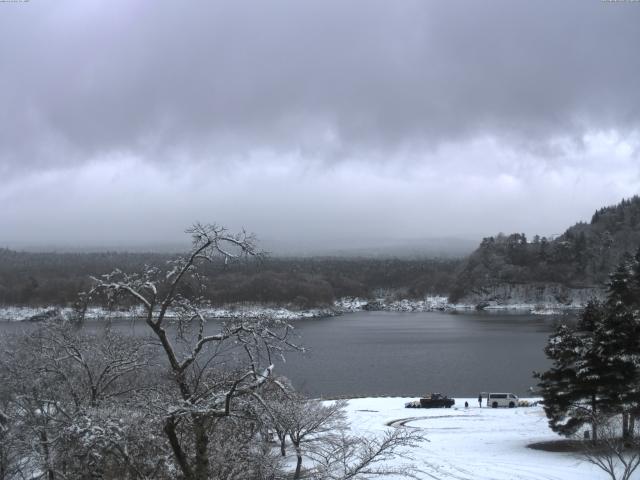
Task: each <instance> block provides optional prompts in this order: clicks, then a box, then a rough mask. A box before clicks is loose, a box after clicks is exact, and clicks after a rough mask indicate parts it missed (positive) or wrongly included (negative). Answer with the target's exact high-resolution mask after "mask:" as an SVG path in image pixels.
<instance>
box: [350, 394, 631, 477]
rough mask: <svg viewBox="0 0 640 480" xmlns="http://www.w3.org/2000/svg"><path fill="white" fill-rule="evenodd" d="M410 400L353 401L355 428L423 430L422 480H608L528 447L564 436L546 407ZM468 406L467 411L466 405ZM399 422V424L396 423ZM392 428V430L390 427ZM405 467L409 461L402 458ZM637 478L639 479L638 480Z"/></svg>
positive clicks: (562, 456)
mask: <svg viewBox="0 0 640 480" xmlns="http://www.w3.org/2000/svg"><path fill="white" fill-rule="evenodd" d="M409 400H414V399H410V398H360V399H353V400H350V401H349V406H348V414H349V420H350V422H351V425H352V429H353V430H354V431H355V432H358V433H362V434H369V435H370V434H379V433H380V432H383V431H384V430H385V429H387V428H390V427H388V426H387V425H389V424H392V425H393V424H396V425H397V424H400V422H402V423H403V424H404V425H406V426H407V427H410V428H416V429H420V431H421V432H422V433H423V434H424V436H425V441H424V442H422V445H421V446H420V447H418V448H415V449H413V450H412V452H411V454H412V456H413V458H414V461H413V463H414V464H415V466H416V467H417V468H418V470H419V472H420V473H419V478H422V479H443V480H446V479H455V480H485V479H486V480H516V479H518V480H585V479H594V480H597V479H605V478H608V477H607V476H606V475H605V474H604V472H602V471H601V470H599V469H598V468H596V467H594V466H593V465H591V464H589V463H587V462H585V461H583V460H582V459H580V457H579V456H578V455H577V454H572V453H552V452H544V451H539V450H532V449H530V448H527V445H529V444H531V443H534V442H542V441H548V440H558V439H560V438H561V437H559V436H558V435H556V434H555V433H553V432H552V431H551V430H550V429H549V427H548V426H547V419H546V417H545V415H544V411H543V410H542V407H540V406H535V407H519V408H514V409H508V408H499V409H491V408H478V402H477V399H465V398H456V405H455V406H454V407H453V408H450V409H448V408H436V409H423V408H404V404H405V402H408V401H409ZM465 400H466V401H468V402H469V408H464V402H465ZM394 422H395V423H394ZM391 428H392V427H391ZM399 461H400V462H401V463H406V461H405V460H399ZM634 478H635V477H634Z"/></svg>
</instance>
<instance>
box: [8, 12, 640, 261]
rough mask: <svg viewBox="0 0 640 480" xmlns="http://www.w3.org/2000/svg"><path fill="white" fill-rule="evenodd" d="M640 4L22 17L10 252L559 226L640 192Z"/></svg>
mask: <svg viewBox="0 0 640 480" xmlns="http://www.w3.org/2000/svg"><path fill="white" fill-rule="evenodd" d="M639 47H640V2H631V1H628V2H620V1H618V2H615V3H612V2H603V1H600V0H576V1H568V0H566V1H564V0H563V1H555V2H550V1H549V2H537V1H526V2H525V1H518V0H506V1H497V0H491V1H486V2H477V1H448V0H447V1H444V0H440V1H426V0H415V1H414V0H398V1H388V0H380V1H376V0H362V1H345V0H322V1H300V0H288V1H279V0H273V1H271V0H270V1H253V2H248V1H241V0H232V1H225V2H214V1H189V2H177V1H175V0H173V1H165V0H155V1H153V2H151V1H136V0H108V1H94V0H83V1H81V2H79V1H65V0H56V1H45V0H31V1H29V2H24V3H0V105H1V107H0V205H1V208H0V245H3V244H4V245H19V244H22V245H31V246H33V245H36V246H37V245H74V246H79V245H102V246H109V245H140V244H154V245H158V244H165V243H176V242H179V241H181V240H182V239H183V238H184V234H183V233H182V232H183V230H184V228H185V227H187V226H188V225H189V224H191V223H193V222H194V221H196V220H199V221H202V222H218V223H222V224H224V225H227V226H229V227H231V228H233V229H236V228H240V227H246V228H247V229H249V230H251V231H254V232H256V233H257V234H258V236H259V237H261V238H263V239H265V241H266V242H267V243H268V244H269V245H270V246H273V245H276V244H281V245H288V246H296V247H297V248H300V249H304V248H309V249H315V250H318V249H323V248H326V249H333V248H349V247H358V246H361V245H362V246H367V247H370V246H374V245H375V244H376V243H385V242H390V241H391V242H393V241H395V240H398V241H407V240H415V239H421V238H431V237H467V238H477V239H478V240H479V239H480V238H481V237H482V236H486V235H491V234H495V233H497V232H500V231H503V232H513V231H518V232H525V233H527V234H529V235H533V234H534V233H540V234H545V235H547V234H554V233H560V232H562V231H563V230H564V229H565V228H566V227H568V226H569V225H571V224H573V223H575V222H576V221H578V220H588V219H589V218H590V217H591V214H592V213H593V211H594V210H595V209H596V208H598V207H600V206H603V205H607V204H612V203H616V202H618V201H619V200H620V199H622V198H623V197H628V196H631V195H633V194H636V193H638V192H639V187H640V52H639V50H638V49H639Z"/></svg>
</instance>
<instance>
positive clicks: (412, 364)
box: [277, 312, 558, 397]
mask: <svg viewBox="0 0 640 480" xmlns="http://www.w3.org/2000/svg"><path fill="white" fill-rule="evenodd" d="M557 321H558V318H557V317H550V316H536V315H524V314H520V315H518V314H502V313H498V314H496V313H475V312H474V313H457V314H452V313H440V312H428V313H395V312H361V313H352V314H347V315H343V316H340V317H333V318H326V319H321V320H305V321H300V322H297V323H296V330H297V331H298V333H299V334H300V335H301V338H302V340H303V343H304V344H305V346H306V347H307V348H308V353H307V354H306V355H304V356H302V355H289V356H288V358H287V362H286V364H284V365H278V366H277V367H278V370H279V371H280V372H282V373H283V374H285V375H286V376H288V377H289V378H291V379H292V381H293V383H294V385H295V386H296V387H297V388H299V389H302V390H304V391H305V392H307V393H309V394H311V395H326V396H330V395H402V396H405V395H406V396H419V395H422V394H424V393H426V392H432V391H433V392H443V393H448V394H451V395H456V396H471V397H473V396H475V395H477V394H478V392H481V391H484V392H486V391H506V392H513V393H516V394H517V395H520V396H525V395H527V394H528V389H529V387H531V386H535V384H536V380H535V379H533V378H532V371H534V370H544V369H546V368H547V367H548V362H547V360H546V358H545V355H544V352H543V348H544V346H545V344H546V341H547V338H548V336H549V333H550V332H551V331H552V329H553V326H554V324H555V322H557Z"/></svg>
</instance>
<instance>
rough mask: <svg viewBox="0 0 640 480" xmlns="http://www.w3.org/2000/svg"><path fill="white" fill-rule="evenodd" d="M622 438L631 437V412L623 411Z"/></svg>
mask: <svg viewBox="0 0 640 480" xmlns="http://www.w3.org/2000/svg"><path fill="white" fill-rule="evenodd" d="M622 438H623V439H625V440H626V439H628V438H629V413H628V412H622Z"/></svg>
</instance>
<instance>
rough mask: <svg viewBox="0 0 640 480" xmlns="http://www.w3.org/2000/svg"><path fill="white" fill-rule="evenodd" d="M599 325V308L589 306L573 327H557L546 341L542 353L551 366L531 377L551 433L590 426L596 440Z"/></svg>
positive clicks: (599, 390) (569, 432)
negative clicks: (542, 404)
mask: <svg viewBox="0 0 640 480" xmlns="http://www.w3.org/2000/svg"><path fill="white" fill-rule="evenodd" d="M600 324H601V306H600V305H599V304H596V303H590V304H589V305H587V308H585V311H584V313H583V315H582V318H581V321H580V322H579V323H578V325H577V327H576V328H571V327H568V326H566V325H561V326H560V327H558V328H557V329H556V331H555V332H554V333H553V334H552V335H551V337H550V338H549V342H548V344H547V347H546V348H545V353H546V355H547V357H548V358H549V359H550V360H552V361H553V365H552V367H551V368H550V369H549V370H547V371H546V372H544V373H538V374H536V375H535V376H536V377H537V378H538V379H539V380H540V382H539V384H538V387H539V388H540V390H541V392H542V397H543V399H544V410H545V413H546V415H547V418H548V419H549V426H550V427H551V429H552V430H553V431H554V432H557V433H560V434H561V435H565V436H569V435H573V434H575V433H576V432H577V431H578V430H579V429H580V428H581V427H582V426H583V425H584V424H590V425H591V429H592V437H593V439H594V440H595V439H596V438H597V428H596V427H597V425H596V421H595V418H596V415H597V414H598V413H599V412H600V410H601V409H602V408H603V406H604V405H606V404H605V403H604V402H603V395H602V393H603V392H602V386H601V385H602V383H601V374H602V365H601V363H600V362H599V361H598V355H597V351H596V348H595V347H596V346H595V343H594V332H595V330H596V329H597V328H598V327H599V326H600Z"/></svg>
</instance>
